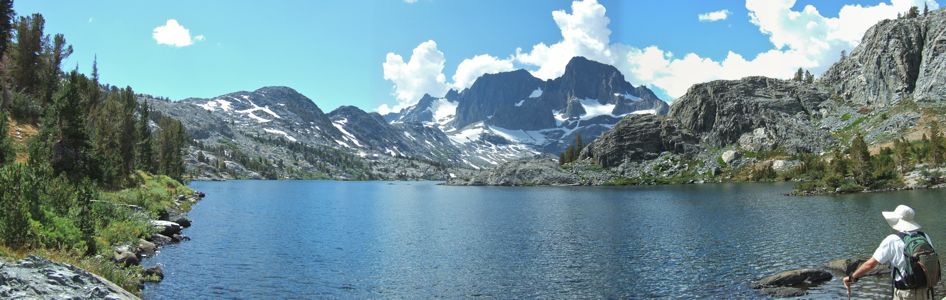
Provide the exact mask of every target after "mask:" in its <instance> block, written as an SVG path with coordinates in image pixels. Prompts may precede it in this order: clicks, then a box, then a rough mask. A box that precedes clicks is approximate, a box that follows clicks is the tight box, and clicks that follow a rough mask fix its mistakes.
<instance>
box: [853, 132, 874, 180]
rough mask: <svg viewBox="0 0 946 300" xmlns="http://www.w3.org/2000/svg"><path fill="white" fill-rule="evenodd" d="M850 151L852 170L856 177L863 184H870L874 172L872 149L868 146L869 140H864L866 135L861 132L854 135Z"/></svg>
mask: <svg viewBox="0 0 946 300" xmlns="http://www.w3.org/2000/svg"><path fill="white" fill-rule="evenodd" d="M848 152H849V155H850V157H851V171H852V172H853V173H854V179H855V180H856V181H857V182H858V183H859V184H861V185H867V184H869V183H870V181H871V176H872V174H873V172H872V168H871V161H870V151H869V150H868V148H867V142H865V141H864V137H863V136H862V135H861V134H860V133H857V134H855V135H854V139H853V140H852V141H851V148H850V149H848Z"/></svg>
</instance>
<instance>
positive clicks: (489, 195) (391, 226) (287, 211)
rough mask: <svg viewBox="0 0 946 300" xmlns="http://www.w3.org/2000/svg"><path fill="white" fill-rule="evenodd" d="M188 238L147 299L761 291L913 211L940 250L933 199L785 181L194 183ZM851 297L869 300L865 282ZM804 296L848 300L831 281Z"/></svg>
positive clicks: (874, 283) (873, 236) (864, 243)
mask: <svg viewBox="0 0 946 300" xmlns="http://www.w3.org/2000/svg"><path fill="white" fill-rule="evenodd" d="M192 186H194V187H195V188H196V189H199V190H202V191H205V192H207V198H205V199H204V201H203V202H201V203H200V204H198V205H197V206H196V207H195V208H194V210H193V211H192V212H191V217H192V219H194V221H195V222H194V226H193V227H191V228H190V229H188V230H187V231H186V234H187V235H190V236H191V237H192V238H193V240H192V241H190V242H187V243H184V244H180V245H177V246H171V247H167V248H164V250H163V251H162V253H161V254H159V255H158V256H157V257H156V258H154V259H152V260H150V261H148V262H146V263H147V264H153V263H161V264H162V265H163V267H164V270H165V272H166V274H167V277H166V279H165V281H164V282H163V283H160V284H156V285H149V286H148V287H147V288H146V289H145V292H144V295H145V297H146V298H149V299H192V298H317V297H328V298H416V297H418V296H424V297H448V298H461V297H463V298H465V297H480V296H485V297H498V298H509V297H517V298H535V297H541V298H562V297H581V298H589V297H591V298H643V297H684V298H690V297H737V298H755V297H760V296H761V295H759V294H757V293H756V291H755V290H752V289H750V288H749V282H750V281H751V280H754V279H757V278H759V277H762V276H764V275H767V274H770V273H773V272H777V271H781V270H787V269H793V268H799V267H818V266H820V265H821V264H823V263H825V262H827V261H828V260H831V259H834V258H844V257H853V256H867V255H870V253H872V252H873V250H874V248H875V247H876V246H877V244H879V243H880V240H881V239H883V237H884V236H885V235H886V234H888V233H890V229H889V227H887V225H886V223H885V222H884V221H883V219H882V217H881V216H880V211H882V210H892V209H893V208H894V207H895V206H896V205H897V204H907V205H910V206H912V207H914V208H915V209H916V211H917V220H918V221H919V222H920V223H921V224H923V225H924V226H926V228H927V230H928V231H929V233H930V235H931V237H932V238H933V239H934V243H936V241H940V240H941V241H946V227H944V226H943V225H944V223H946V221H944V219H943V218H941V217H939V212H943V211H946V210H943V208H944V204H943V201H941V200H940V199H942V198H943V196H944V195H946V194H944V192H942V191H908V192H895V193H879V194H867V195H845V196H837V197H788V196H783V195H782V194H784V193H785V192H788V191H789V190H791V185H789V184H720V185H685V186H659V187H627V188H605V187H567V188H566V187H562V188H558V187H555V188H550V187H537V188H500V187H448V186H439V185H436V184H435V183H429V182H420V183H418V182H396V183H386V182H333V181H228V182H196V183H194V184H192ZM859 283H860V285H858V286H857V291H856V292H857V294H856V296H858V297H874V298H883V297H884V296H885V295H887V294H888V293H889V284H888V283H886V282H884V280H879V279H865V280H863V281H861V282H859ZM810 292H811V294H810V295H811V296H814V297H841V296H846V294H845V292H844V290H843V289H842V287H841V285H840V277H836V278H835V279H834V280H832V281H831V282H828V283H826V284H824V285H822V286H819V287H816V288H813V289H812V290H811V291H810Z"/></svg>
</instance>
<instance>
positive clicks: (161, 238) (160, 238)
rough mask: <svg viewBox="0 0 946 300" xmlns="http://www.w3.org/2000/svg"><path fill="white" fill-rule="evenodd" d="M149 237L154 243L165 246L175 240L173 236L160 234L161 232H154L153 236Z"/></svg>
mask: <svg viewBox="0 0 946 300" xmlns="http://www.w3.org/2000/svg"><path fill="white" fill-rule="evenodd" d="M149 239H150V241H151V242H152V243H154V244H155V245H157V246H163V245H167V244H170V243H173V242H174V240H173V239H171V237H169V236H166V235H163V234H160V233H155V234H152V235H151V237H149Z"/></svg>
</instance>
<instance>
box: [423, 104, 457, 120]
mask: <svg viewBox="0 0 946 300" xmlns="http://www.w3.org/2000/svg"><path fill="white" fill-rule="evenodd" d="M457 104H458V103H457V102H453V101H450V100H448V99H445V98H440V99H437V100H436V101H434V102H433V103H431V104H430V108H428V109H429V110H430V112H431V113H432V114H433V116H434V123H436V124H438V125H441V126H442V125H445V124H447V123H449V122H450V121H452V120H453V116H454V115H456V113H457Z"/></svg>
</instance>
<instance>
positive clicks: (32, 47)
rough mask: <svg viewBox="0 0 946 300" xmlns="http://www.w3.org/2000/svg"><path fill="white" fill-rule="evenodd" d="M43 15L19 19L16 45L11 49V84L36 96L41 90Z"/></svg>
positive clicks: (44, 22)
mask: <svg viewBox="0 0 946 300" xmlns="http://www.w3.org/2000/svg"><path fill="white" fill-rule="evenodd" d="M45 24H46V20H45V19H43V15H40V14H33V15H32V16H25V17H20V19H19V20H18V21H17V24H16V45H15V47H14V48H13V51H14V52H13V57H14V63H13V70H12V75H13V84H14V86H15V87H16V89H18V90H20V91H23V92H25V93H27V94H29V95H34V96H37V95H39V94H40V93H39V92H40V90H41V88H40V87H41V82H40V78H41V76H42V70H45V68H43V67H42V60H41V57H40V55H41V54H42V53H43V37H44V36H43V27H44V26H45Z"/></svg>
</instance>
